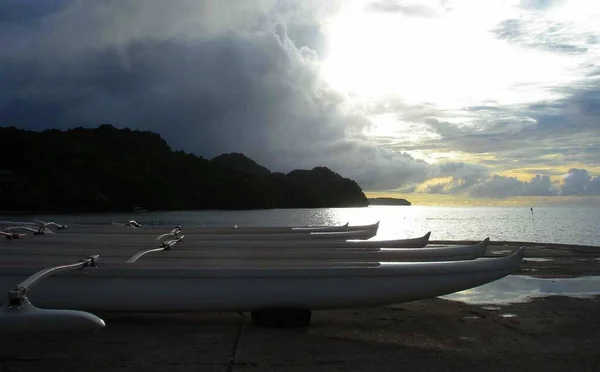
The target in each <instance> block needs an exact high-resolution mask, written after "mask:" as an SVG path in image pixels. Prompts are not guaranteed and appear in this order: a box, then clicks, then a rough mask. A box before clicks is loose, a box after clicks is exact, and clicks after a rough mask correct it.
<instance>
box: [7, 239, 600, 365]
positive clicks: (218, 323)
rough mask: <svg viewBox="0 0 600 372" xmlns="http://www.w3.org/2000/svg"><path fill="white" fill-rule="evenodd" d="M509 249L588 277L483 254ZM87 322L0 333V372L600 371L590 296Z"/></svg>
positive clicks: (568, 259) (593, 251) (539, 272)
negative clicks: (284, 322)
mask: <svg viewBox="0 0 600 372" xmlns="http://www.w3.org/2000/svg"><path fill="white" fill-rule="evenodd" d="M432 243H440V242H432ZM454 243H456V242H454ZM520 245H526V246H527V247H528V250H527V254H526V258H525V262H524V264H523V266H522V269H521V270H520V272H519V273H516V274H519V275H531V276H535V277H541V278H565V277H577V276H583V275H585V276H592V275H600V260H599V258H600V248H597V247H581V246H579V247H578V246H562V245H548V244H547V245H544V244H527V243H523V244H521V243H518V244H515V243H494V245H492V246H491V247H490V249H489V254H490V255H494V254H502V253H503V251H504V250H511V249H514V248H516V247H517V246H520ZM539 258H546V259H551V260H536V259H539ZM598 291H599V292H600V288H598ZM98 315H99V316H101V317H102V318H103V319H105V320H106V323H107V326H106V328H105V329H103V330H102V331H100V332H96V333H60V334H28V335H16V336H15V335H11V336H9V337H6V336H3V339H2V341H1V345H2V346H1V348H0V371H2V372H9V371H10V372H13V371H75V370H79V371H126V370H127V371H130V370H140V371H141V370H143V371H198V370H201V371H223V372H225V371H367V370H376V371H398V370H419V371H463V370H473V371H488V372H489V371H599V370H600V355H599V354H598V351H597V350H598V344H599V342H600V297H589V298H571V297H563V296H560V297H558V296H554V297H545V298H538V299H535V300H532V301H529V302H525V303H514V304H504V305H493V306H484V305H482V304H478V305H473V304H465V303H462V302H456V301H449V300H444V299H439V298H436V299H428V300H424V301H417V302H412V303H406V304H397V305H390V306H385V307H378V308H368V309H348V310H335V311H317V312H313V321H312V325H311V326H310V327H309V328H303V329H270V328H263V327H259V326H255V325H253V324H252V323H251V321H250V317H249V315H248V314H244V315H239V314H177V315H169V314H98Z"/></svg>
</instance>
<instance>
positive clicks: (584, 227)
mask: <svg viewBox="0 0 600 372" xmlns="http://www.w3.org/2000/svg"><path fill="white" fill-rule="evenodd" d="M32 218H39V219H43V220H46V221H50V220H53V221H57V222H58V221H60V222H63V223H67V224H69V223H110V222H111V221H126V220H129V219H135V220H136V221H138V222H140V223H142V224H178V225H182V226H186V225H188V226H197V225H204V226H220V225H229V226H231V225H234V224H237V225H240V226H250V225H252V226H265V225H280V226H283V225H327V224H344V223H346V222H350V224H369V223H374V222H377V221H381V222H380V227H379V233H378V235H377V237H376V238H375V239H391V238H407V237H417V236H422V235H424V234H425V233H427V232H428V231H431V240H483V239H484V238H486V237H489V238H490V239H491V240H512V241H532V242H542V243H565V244H584V245H596V246H600V209H599V208H594V207H581V206H577V207H538V208H534V211H533V215H532V212H531V211H530V209H529V207H464V208H463V207H429V206H408V207H405V206H371V207H368V208H325V209H273V210H259V211H186V212H149V213H129V214H82V215H69V216H65V215H35V216H20V217H15V216H0V219H13V220H23V219H32Z"/></svg>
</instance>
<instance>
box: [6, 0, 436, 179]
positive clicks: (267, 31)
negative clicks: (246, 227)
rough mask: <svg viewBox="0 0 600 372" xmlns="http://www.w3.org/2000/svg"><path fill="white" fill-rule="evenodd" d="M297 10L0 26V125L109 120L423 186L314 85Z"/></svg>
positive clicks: (225, 7)
mask: <svg viewBox="0 0 600 372" xmlns="http://www.w3.org/2000/svg"><path fill="white" fill-rule="evenodd" d="M333 3H335V2H331V3H329V5H328V6H330V7H331V6H334V5H332V4H333ZM11 4H12V3H11ZM297 4H300V5H297ZM297 4H296V5H294V2H293V1H267V0H264V1H260V0H255V1H252V2H250V1H238V2H227V3H225V2H222V1H217V0H214V1H210V0H206V1H192V0H180V1H172V2H162V1H139V0H136V1H134V0H129V1H110V0H107V1H102V2H100V1H98V2H82V1H65V2H64V4H63V5H62V6H61V7H58V6H57V7H54V8H52V7H49V8H48V9H46V10H47V12H49V13H48V14H42V15H40V14H36V15H35V17H34V16H31V17H29V18H28V17H25V16H24V15H22V13H19V15H18V17H17V16H15V17H17V18H18V19H23V17H25V18H27V19H29V20H30V21H29V23H28V24H27V25H24V24H23V23H22V22H11V23H10V26H7V27H4V28H2V29H0V45H1V46H2V48H0V71H2V74H0V86H1V87H2V89H1V90H0V118H1V119H0V120H1V123H0V125H15V126H18V127H22V128H29V129H45V128H69V127H74V126H88V127H90V126H97V125H99V124H101V123H111V124H113V125H115V126H117V127H125V126H127V127H130V128H137V129H145V130H152V131H156V132H158V133H160V134H161V135H163V137H165V139H167V141H168V142H169V144H170V145H171V146H172V147H173V148H174V149H183V150H186V151H192V152H195V153H197V154H200V155H202V156H206V157H212V156H215V155H218V154H220V153H224V152H243V153H245V154H246V155H248V156H250V157H251V158H253V159H255V160H256V161H258V162H259V163H261V164H264V165H265V166H267V167H269V168H270V169H272V170H278V171H289V170H291V169H294V168H310V167H313V166H317V165H325V166H328V167H330V168H331V169H332V170H334V171H336V172H339V173H341V174H342V175H344V176H346V177H351V178H353V179H355V180H357V181H358V182H359V183H360V184H361V185H362V186H363V187H364V188H365V189H367V190H368V189H392V188H395V187H398V186H401V185H405V184H407V183H415V182H420V181H422V180H423V179H424V177H425V174H426V171H427V169H428V167H429V165H428V164H427V163H425V162H422V161H417V160H415V159H413V158H412V157H411V156H409V155H407V154H403V153H401V152H395V151H390V150H387V149H385V148H382V147H379V146H377V144H376V143H373V142H371V141H369V140H368V139H367V138H365V137H364V136H363V135H362V134H361V132H362V131H363V129H365V128H367V127H369V126H370V122H369V120H368V118H367V117H366V116H365V115H364V113H363V112H362V111H360V110H358V109H356V108H354V107H353V106H351V105H350V104H348V102H347V101H346V99H345V98H344V97H343V96H341V95H339V94H338V93H336V92H335V91H333V90H331V89H330V88H329V87H328V86H327V85H326V84H325V83H324V82H323V81H322V79H321V76H320V70H319V68H320V65H319V61H318V54H317V52H316V51H315V50H313V49H311V48H309V46H311V47H312V46H314V43H318V38H319V36H318V34H316V33H315V32H316V31H315V30H316V29H318V27H319V21H318V19H317V18H318V14H317V13H318V12H317V11H316V10H314V9H312V8H310V7H306V6H305V5H302V4H303V3H302V2H300V3H297ZM3 5H4V6H5V7H6V4H3ZM319 9H320V8H319ZM319 11H323V12H327V11H328V10H327V9H325V10H319ZM6 14H8V13H6ZM8 23H9V22H5V24H8ZM288 24H289V25H291V27H292V28H294V29H293V31H288ZM290 33H292V34H294V35H295V36H293V37H295V38H296V39H297V40H299V41H298V44H296V43H295V42H294V40H293V39H292V38H291V37H290ZM303 45H304V46H303Z"/></svg>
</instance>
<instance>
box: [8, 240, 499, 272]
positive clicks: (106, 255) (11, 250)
mask: <svg viewBox="0 0 600 372" xmlns="http://www.w3.org/2000/svg"><path fill="white" fill-rule="evenodd" d="M488 241H489V239H486V240H484V241H483V242H481V243H478V244H472V245H462V246H460V245H459V246H447V247H435V248H433V247H432V248H420V249H414V248H383V249H381V248H348V249H343V248H335V249H325V248H323V249H312V248H309V249H302V248H285V249H257V250H251V249H235V248H202V249H193V247H192V248H190V247H189V246H186V245H184V244H183V243H178V244H181V245H176V246H175V247H173V248H172V249H171V250H169V251H162V252H152V253H150V254H147V255H146V256H144V258H143V261H144V262H146V261H148V260H155V261H164V262H165V264H166V265H169V262H180V261H181V260H185V263H186V265H190V264H197V265H201V266H205V267H206V266H208V267H210V265H222V264H227V263H228V262H231V264H239V263H240V262H243V261H250V262H258V261H263V262H265V264H266V263H277V262H278V261H283V260H291V261H295V260H299V261H302V260H304V261H307V260H318V261H336V262H359V261H375V262H382V261H420V260H427V261H430V260H437V261H454V260H471V259H475V258H477V257H481V256H483V255H485V254H486V251H487V245H488ZM143 249H147V248H138V249H132V247H129V246H120V247H112V248H106V247H105V246H102V245H97V246H85V247H77V246H72V247H63V246H60V247H58V246H50V247H48V246H27V245H11V246H8V245H4V246H2V247H0V259H2V260H4V261H6V260H11V259H13V260H14V259H15V258H16V257H19V259H20V260H26V261H27V260H29V261H32V260H33V261H46V262H49V261H53V260H54V261H55V260H57V259H61V260H64V259H73V258H81V257H85V256H88V255H92V254H98V255H100V256H101V257H102V261H103V262H112V261H124V260H127V259H128V258H130V257H132V256H134V255H135V254H137V253H139V252H140V251H141V250H143ZM107 260H109V261H107ZM178 260H179V261H178Z"/></svg>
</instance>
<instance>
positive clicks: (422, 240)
mask: <svg viewBox="0 0 600 372" xmlns="http://www.w3.org/2000/svg"><path fill="white" fill-rule="evenodd" d="M163 235H164V238H165V239H168V238H170V237H177V236H179V234H162V235H161V237H162V236H163ZM256 236H257V237H258V236H259V235H256ZM430 236H431V232H428V233H427V234H425V235H423V236H420V237H416V238H408V239H389V240H356V239H352V240H332V239H317V240H310V239H287V240H278V239H275V240H274V239H266V240H261V239H258V238H257V239H251V240H242V239H238V240H233V239H231V240H230V239H228V238H227V237H226V238H224V239H223V240H211V239H208V240H207V239H194V237H195V235H194V234H187V233H186V235H185V237H186V238H185V241H184V242H182V244H184V246H185V247H186V248H190V249H191V248H196V249H203V250H204V249H210V248H236V249H242V248H246V249H253V250H263V249H269V250H271V249H293V248H299V249H319V250H326V249H366V248H371V249H379V248H421V247H425V246H426V245H427V244H428V242H429V238H430ZM16 243H17V242H10V244H16ZM7 244H9V242H7ZM18 244H20V245H22V246H25V245H26V246H40V247H44V246H48V247H57V246H58V247H65V246H78V247H87V246H102V247H104V248H106V249H113V248H115V249H120V248H121V247H123V246H127V247H140V248H143V247H148V246H155V245H156V244H159V243H157V240H156V237H154V236H153V235H149V234H143V235H135V234H133V235H132V234H118V235H117V234H71V233H69V234H55V235H46V236H40V237H38V236H27V239H23V241H21V242H19V243H18ZM3 246H6V244H5V245H2V242H0V249H2V247H3Z"/></svg>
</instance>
